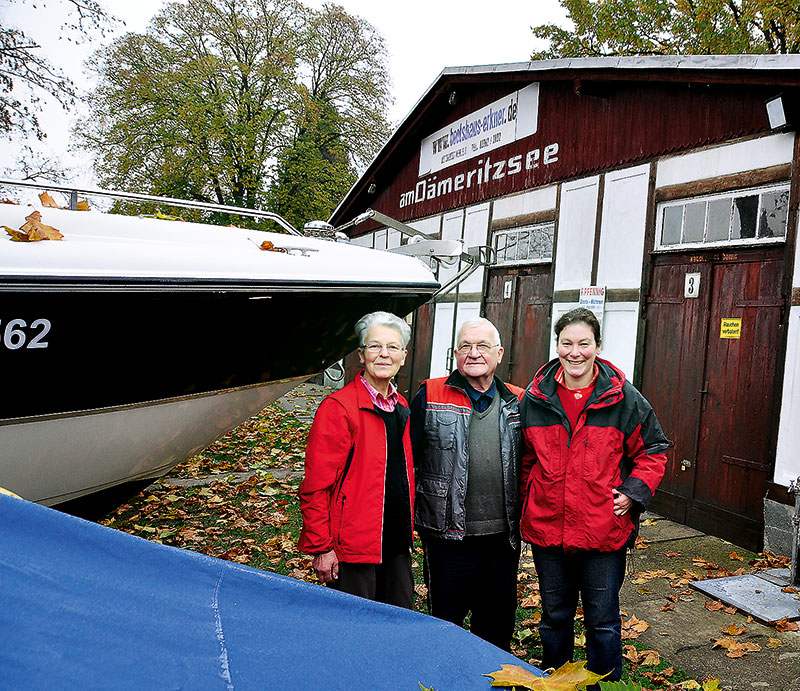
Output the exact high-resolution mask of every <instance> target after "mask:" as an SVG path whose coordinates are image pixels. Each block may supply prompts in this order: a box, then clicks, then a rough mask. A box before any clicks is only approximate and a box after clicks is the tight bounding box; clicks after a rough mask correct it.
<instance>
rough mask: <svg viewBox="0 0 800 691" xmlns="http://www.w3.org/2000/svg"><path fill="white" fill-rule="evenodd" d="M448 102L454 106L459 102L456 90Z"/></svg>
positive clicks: (452, 92)
mask: <svg viewBox="0 0 800 691" xmlns="http://www.w3.org/2000/svg"><path fill="white" fill-rule="evenodd" d="M447 102H448V103H449V104H450V105H451V106H454V105H455V104H456V103H458V94H457V93H456V92H455V91H451V92H450V95H449V96H448V97H447Z"/></svg>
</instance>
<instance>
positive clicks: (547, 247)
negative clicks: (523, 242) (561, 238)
mask: <svg viewBox="0 0 800 691" xmlns="http://www.w3.org/2000/svg"><path fill="white" fill-rule="evenodd" d="M554 232H555V226H554V225H546V226H540V227H539V228H532V229H531V238H530V243H531V244H530V253H529V255H528V259H550V257H552V256H553V234H554Z"/></svg>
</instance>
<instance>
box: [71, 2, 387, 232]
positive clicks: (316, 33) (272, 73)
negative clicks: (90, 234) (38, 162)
mask: <svg viewBox="0 0 800 691" xmlns="http://www.w3.org/2000/svg"><path fill="white" fill-rule="evenodd" d="M333 19H335V20H336V21H335V22H334V21H333ZM342 24H346V25H347V26H348V27H349V29H348V32H347V34H346V35H344V36H343V37H342V39H343V42H339V41H337V40H334V38H336V37H334V36H333V35H331V34H330V27H332V26H340V25H342ZM323 32H325V33H323ZM355 46H366V47H367V48H368V50H367V49H365V50H364V51H363V53H362V54H361V55H358V56H356V55H351V53H350V51H352V50H353V48H354V47H355ZM94 67H95V70H96V72H97V74H98V76H99V80H100V81H99V85H98V87H97V89H96V90H95V91H94V92H93V93H92V94H91V95H90V101H89V103H90V108H91V114H90V116H89V117H88V118H86V119H85V120H84V122H82V123H80V124H79V126H78V127H77V128H76V133H77V134H78V135H79V136H80V137H81V138H82V139H83V141H84V143H85V144H86V145H87V146H88V147H89V148H90V149H91V150H92V151H93V152H94V153H95V155H96V171H97V173H98V177H99V178H100V181H101V183H102V184H103V185H104V186H106V187H111V188H115V189H125V190H134V191H137V192H147V193H151V194H156V195H164V196H172V197H178V198H185V199H192V200H197V201H203V202H211V203H217V204H226V205H234V206H242V207H248V208H258V207H261V208H263V207H264V206H266V204H267V202H268V199H270V196H269V188H270V185H271V184H272V183H273V179H274V180H275V184H284V185H287V184H290V183H291V179H290V177H289V174H292V175H298V177H300V178H302V179H304V180H311V182H313V183H315V184H324V185H325V192H326V194H328V196H330V197H331V199H325V200H324V201H325V203H324V204H322V206H323V209H322V212H320V213H316V214H315V215H316V216H319V215H323V216H325V217H327V215H328V214H330V212H331V211H332V210H333V207H334V206H335V203H336V202H338V199H339V198H340V196H341V188H342V185H341V184H340V185H339V186H338V187H336V188H335V194H334V193H333V192H331V191H330V187H331V185H330V181H341V180H346V181H347V185H346V186H344V190H345V191H346V189H347V188H348V187H349V184H350V183H351V182H352V175H353V168H354V166H355V165H357V163H358V162H359V161H361V160H363V159H364V158H366V157H368V156H369V155H370V154H372V153H374V151H375V150H376V149H377V146H378V145H379V143H380V142H381V141H383V137H384V136H385V135H386V133H387V131H388V127H387V126H386V122H385V117H384V112H385V111H386V108H387V106H388V87H387V85H386V78H385V76H383V75H385V72H386V70H385V50H384V48H383V39H382V38H381V37H380V36H379V35H378V34H377V33H376V32H375V31H374V29H372V27H371V26H369V25H368V24H366V23H365V22H362V21H361V20H357V19H355V18H353V17H349V15H347V14H346V13H345V12H344V10H342V8H340V7H337V6H335V5H326V6H325V7H323V9H322V10H321V11H320V12H315V11H312V10H310V9H308V8H305V7H303V6H302V5H301V4H300V3H298V2H296V1H295V0H186V1H185V2H172V3H170V4H168V5H166V6H165V7H163V8H162V9H161V11H160V12H159V13H158V14H157V15H156V16H155V17H154V19H153V20H152V21H151V24H150V26H149V28H148V29H147V31H146V32H144V33H129V34H127V35H125V36H123V37H122V38H120V39H118V40H117V41H115V42H114V43H113V44H112V45H110V46H109V47H108V48H106V49H105V50H103V51H102V52H100V53H99V54H98V55H97V56H96V58H95V60H94ZM365 130H369V136H364V131H365ZM287 151H294V155H287V153H286V152H287ZM320 161H322V162H323V163H324V165H323V166H322V168H323V170H322V171H321V172H320V173H319V174H318V178H319V179H318V180H314V179H313V178H314V175H315V174H316V173H317V170H318V168H317V166H318V163H319V162H320ZM276 162H277V164H278V169H279V171H280V170H282V171H283V172H284V174H283V175H281V174H280V173H279V174H278V175H277V176H275V175H274V172H273V170H272V168H273V167H274V166H275V165H276ZM303 193H304V194H306V192H303ZM308 194H311V192H308ZM336 195H339V196H336ZM297 196H298V195H297V194H290V193H288V192H287V193H286V194H284V195H283V196H280V195H272V197H271V199H272V200H273V201H275V200H276V199H288V198H290V197H291V198H297ZM317 196H319V195H317ZM334 197H335V198H334ZM321 200H322V197H320V198H319V200H318V201H321ZM287 208H291V205H290V204H289V206H288V207H287ZM281 210H284V211H285V210H286V209H284V208H282V209H281ZM306 218H307V217H306Z"/></svg>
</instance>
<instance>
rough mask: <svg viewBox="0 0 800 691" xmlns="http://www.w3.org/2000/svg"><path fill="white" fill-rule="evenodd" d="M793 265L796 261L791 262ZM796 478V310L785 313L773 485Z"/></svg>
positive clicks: (799, 418)
mask: <svg viewBox="0 0 800 691" xmlns="http://www.w3.org/2000/svg"><path fill="white" fill-rule="evenodd" d="M795 261H796V260H795ZM798 476H800V307H797V306H794V307H792V308H791V310H790V312H789V331H788V334H787V343H786V370H785V371H784V375H783V395H782V397H781V419H780V425H779V427H778V448H777V450H776V452H775V482H776V483H777V484H779V485H784V486H787V487H788V485H789V483H790V482H791V481H792V480H795V479H797V477H798Z"/></svg>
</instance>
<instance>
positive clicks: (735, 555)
mask: <svg viewBox="0 0 800 691" xmlns="http://www.w3.org/2000/svg"><path fill="white" fill-rule="evenodd" d="M728 559H733V560H736V561H744V557H740V556H739V555H738V554H737V553H736V552H731V553H730V554H729V555H728Z"/></svg>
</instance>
